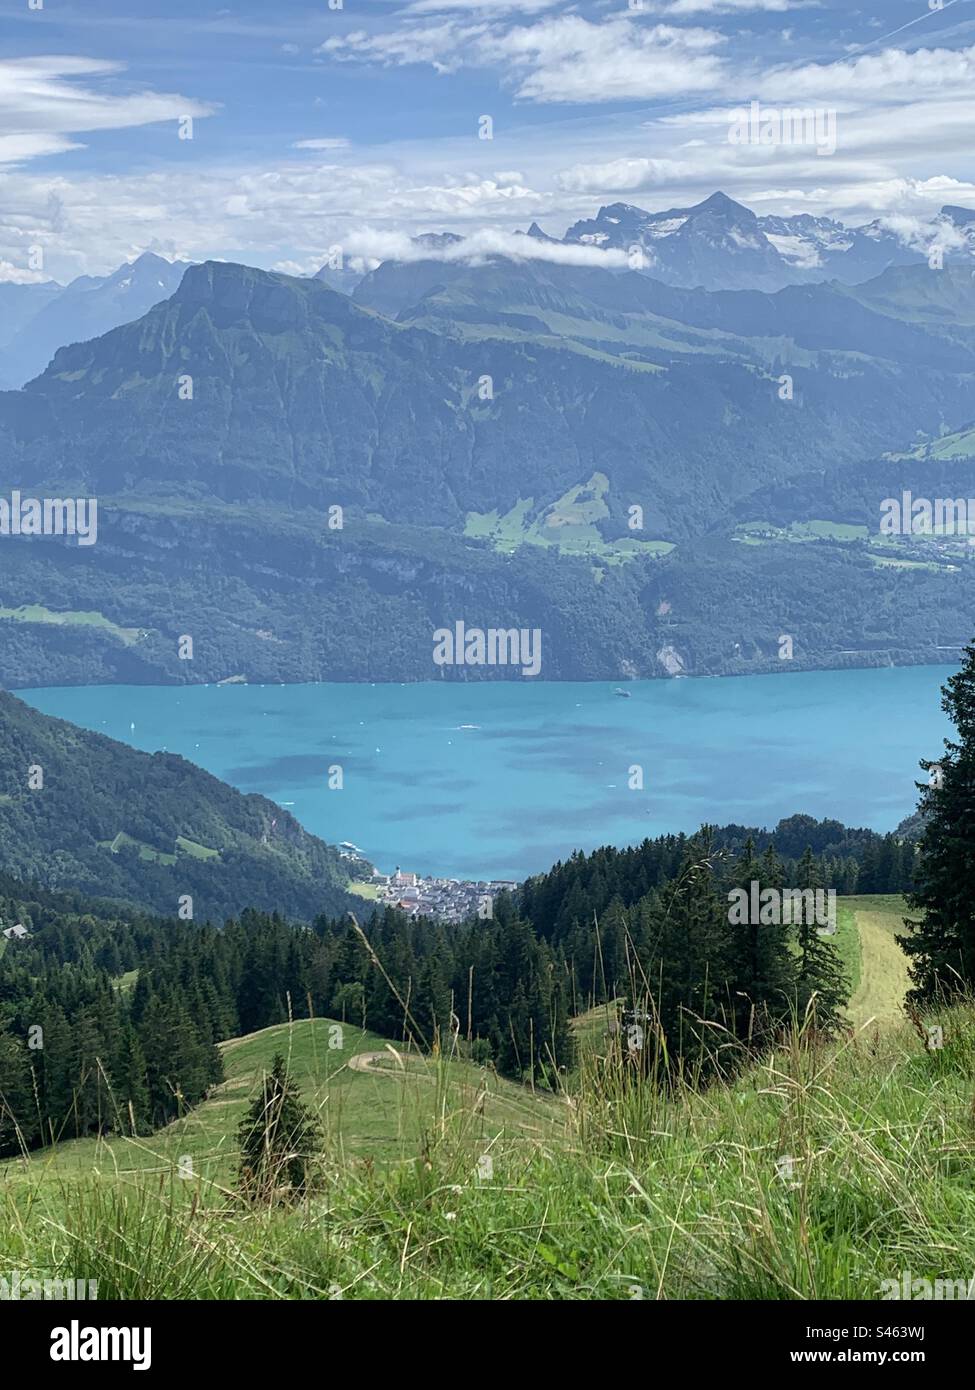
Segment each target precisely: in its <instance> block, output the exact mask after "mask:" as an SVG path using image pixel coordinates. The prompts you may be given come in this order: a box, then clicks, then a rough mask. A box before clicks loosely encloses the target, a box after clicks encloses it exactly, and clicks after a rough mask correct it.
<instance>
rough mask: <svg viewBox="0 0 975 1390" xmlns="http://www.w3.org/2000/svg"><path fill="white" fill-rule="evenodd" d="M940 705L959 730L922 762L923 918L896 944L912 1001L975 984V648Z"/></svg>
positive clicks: (917, 900)
mask: <svg viewBox="0 0 975 1390" xmlns="http://www.w3.org/2000/svg"><path fill="white" fill-rule="evenodd" d="M941 708H942V709H943V710H944V712H945V714H947V715H948V716H949V718H950V719H951V721H952V723H953V724H954V726H955V729H956V731H957V740H949V739H945V751H944V755H943V756H942V757H941V758H940V759H939V760H938V761H937V762H930V761H923V762H922V763H921V767H922V768H923V769H924V771H925V772H926V773H927V774H928V784H927V785H924V784H923V783H920V782H919V783H918V784H917V785H918V788H919V790H920V793H921V795H920V800H919V804H918V810H919V812H920V813H921V815H922V816H923V817H924V820H925V825H924V832H923V835H922V838H921V844H920V850H919V855H918V862H917V867H916V875H915V884H916V887H915V889H914V892H913V893H911V894H910V895H909V897H908V902H909V905H910V907H911V908H912V909H913V911H914V912H917V913H921V914H923V915H922V916H919V917H910V918H906V919H905V922H904V925H905V926H906V927H907V928H908V934H907V935H906V936H902V937H898V941H899V942H900V944H901V946H903V948H904V950H905V951H906V952H907V954H908V956H910V958H911V967H910V973H911V979H912V980H913V982H914V989H913V990H912V991H911V997H912V998H913V999H914V1000H915V1001H916V1002H917V1001H921V1000H924V999H930V998H932V997H934V996H936V995H952V994H956V993H958V992H959V991H961V990H963V989H966V988H970V987H971V986H972V984H973V983H975V896H973V894H972V884H973V882H975V643H970V644H969V646H967V647H966V648H965V662H964V665H963V666H962V668H961V670H960V671H959V672H958V673H957V674H956V675H954V676H951V677H949V679H948V682H947V684H946V685H945V686H943V687H942V698H941Z"/></svg>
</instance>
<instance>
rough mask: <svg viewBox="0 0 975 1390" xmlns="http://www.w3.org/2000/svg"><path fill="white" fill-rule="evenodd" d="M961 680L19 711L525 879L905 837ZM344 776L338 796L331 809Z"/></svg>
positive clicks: (315, 820)
mask: <svg viewBox="0 0 975 1390" xmlns="http://www.w3.org/2000/svg"><path fill="white" fill-rule="evenodd" d="M954 669H955V668H953V667H942V666H912V667H902V668H898V669H884V670H871V671H816V672H810V673H799V672H796V673H793V674H783V675H774V676H745V677H735V678H725V679H719V680H709V679H699V680H695V679H687V680H672V681H664V680H661V681H640V682H628V683H627V685H626V689H627V690H628V691H629V692H630V698H629V699H621V698H620V697H619V696H615V695H614V694H613V690H614V686H613V685H612V684H606V685H603V684H599V683H586V684H575V683H561V682H548V683H545V682H540V681H529V680H525V681H519V682H514V681H511V682H507V681H505V682H502V681H491V682H486V681H485V682H479V683H477V684H473V683H472V684H460V683H453V682H452V683H449V684H448V683H444V682H437V683H430V684H419V685H292V686H281V685H275V686H244V685H228V686H179V687H172V686H170V687H158V686H95V687H80V688H71V689H56V690H54V689H47V690H27V691H18V692H17V693H18V694H19V695H20V696H21V697H22V698H23V699H25V700H26V701H28V703H30V704H32V705H33V706H35V708H37V709H39V710H42V711H43V712H44V713H46V714H54V715H58V716H60V717H62V718H65V719H70V720H71V721H73V722H74V723H76V724H81V725H83V726H84V727H86V728H89V729H94V730H97V731H98V732H100V733H104V734H108V735H110V736H111V737H112V738H116V739H120V740H122V741H123V742H125V743H130V744H132V745H133V746H134V747H136V748H142V749H145V750H147V751H155V750H157V749H168V750H169V751H170V752H175V753H181V754H183V755H184V757H187V758H189V759H191V760H192V761H193V762H195V763H198V764H199V765H200V766H202V767H205V768H206V769H208V771H210V772H213V773H215V774H216V775H217V776H218V777H222V778H223V779H224V780H226V781H228V782H231V783H232V784H233V785H234V786H236V787H239V788H240V789H241V790H242V791H246V792H261V793H263V795H265V796H267V797H270V798H271V799H272V800H274V801H277V802H279V803H280V804H281V805H283V806H287V807H288V809H289V810H290V811H292V813H293V814H294V815H295V816H297V818H298V819H299V820H300V821H301V822H302V824H303V825H304V826H305V827H306V828H307V829H308V830H311V831H313V832H314V833H315V834H317V835H320V836H321V837H322V838H323V839H326V840H329V841H331V842H332V843H337V842H338V841H341V840H351V841H352V842H353V843H354V844H356V845H358V846H359V847H360V848H361V849H362V850H363V851H364V853H365V854H366V855H367V856H368V857H369V858H370V859H371V860H372V861H373V862H374V863H375V864H376V865H377V866H378V867H379V868H380V869H382V870H383V871H389V870H391V869H393V868H394V867H395V866H396V865H401V866H402V867H403V868H404V869H414V870H416V871H418V872H420V873H424V874H426V873H437V874H443V875H448V876H451V877H458V878H484V877H498V878H521V877H524V876H525V875H526V874H528V873H533V872H537V871H539V870H543V869H547V868H548V867H550V866H551V864H553V863H554V862H555V860H557V859H564V858H565V857H566V856H567V855H568V854H570V853H571V852H572V851H573V850H574V849H586V850H589V849H594V848H595V847H596V846H598V845H602V844H616V845H623V844H629V843H634V842H638V841H640V840H642V839H643V838H644V837H645V836H647V835H656V834H660V833H662V832H665V831H679V830H685V831H691V830H695V829H696V828H697V827H698V825H700V823H701V822H702V821H703V820H708V821H710V822H712V823H714V824H719V825H720V824H725V823H727V822H739V823H742V824H745V825H772V824H774V823H775V822H776V821H777V820H778V819H780V818H781V817H782V816H788V815H792V814H793V813H794V812H797V811H801V812H806V813H808V814H810V815H814V816H832V817H835V818H836V819H837V820H841V821H843V822H845V823H846V824H848V825H855V826H870V827H872V828H873V829H876V830H892V829H893V828H894V827H895V826H896V825H897V823H898V821H900V820H901V819H902V818H903V817H904V816H905V815H907V814H908V813H909V812H910V811H912V810H913V809H914V807H915V804H916V792H915V788H914V781H915V779H916V778H917V777H919V776H920V773H919V770H918V766H917V764H918V759H919V758H922V757H929V758H936V757H937V756H939V754H940V753H941V751H942V739H943V738H944V737H945V736H946V735H947V734H948V733H949V731H950V726H949V724H948V720H947V719H946V717H945V716H944V715H943V714H942V713H941V709H940V697H939V688H940V686H941V684H942V682H943V681H944V679H945V677H946V676H947V675H949V674H950V673H951V671H952V670H954ZM132 725H134V726H135V727H134V728H133V727H131V726H132ZM465 725H466V726H472V727H463V726H465ZM336 764H337V765H340V766H341V768H342V776H343V782H344V785H343V787H342V789H341V790H329V787H328V780H329V772H328V770H329V768H330V767H331V766H334V765H336ZM634 765H639V766H640V767H641V768H642V770H643V789H642V790H636V789H634V790H631V789H630V786H629V781H630V780H631V779H630V771H629V770H630V768H631V767H632V766H634ZM634 780H635V779H634Z"/></svg>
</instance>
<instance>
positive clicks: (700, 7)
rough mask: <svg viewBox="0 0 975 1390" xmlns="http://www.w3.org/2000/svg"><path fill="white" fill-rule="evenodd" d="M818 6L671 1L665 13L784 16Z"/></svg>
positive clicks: (798, 0)
mask: <svg viewBox="0 0 975 1390" xmlns="http://www.w3.org/2000/svg"><path fill="white" fill-rule="evenodd" d="M816 5H817V0H670V2H669V3H668V4H666V5H664V7H663V13H664V14H667V15H670V16H672V17H674V18H678V17H679V16H682V15H698V14H745V13H746V12H749V11H755V10H761V11H764V12H765V13H768V14H784V13H785V11H786V10H805V9H810V8H812V7H814V6H816Z"/></svg>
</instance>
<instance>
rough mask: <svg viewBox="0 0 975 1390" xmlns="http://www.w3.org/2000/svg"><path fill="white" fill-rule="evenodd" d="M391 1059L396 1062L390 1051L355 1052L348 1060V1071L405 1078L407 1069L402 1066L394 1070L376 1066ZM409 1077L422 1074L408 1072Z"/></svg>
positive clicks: (395, 1055)
mask: <svg viewBox="0 0 975 1390" xmlns="http://www.w3.org/2000/svg"><path fill="white" fill-rule="evenodd" d="M391 1058H392V1060H393V1061H396V1060H397V1054H396V1053H395V1052H390V1051H383V1052H357V1053H356V1055H355V1056H354V1057H350V1058H349V1064H348V1065H349V1071H368V1072H372V1074H373V1075H374V1076H375V1075H376V1074H377V1073H378V1072H381V1073H382V1074H383V1075H384V1076H406V1075H407V1074H408V1073H407V1069H406V1067H404V1066H402V1064H400V1065H398V1066H396V1067H395V1068H394V1067H380V1066H377V1065H376V1063H377V1062H388V1061H389V1060H390V1059H391ZM409 1075H411V1076H418V1075H419V1076H422V1075H423V1073H422V1072H410V1073H409ZM425 1079H426V1080H430V1079H432V1078H429V1077H427V1078H425Z"/></svg>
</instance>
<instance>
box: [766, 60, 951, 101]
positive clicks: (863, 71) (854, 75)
mask: <svg viewBox="0 0 975 1390" xmlns="http://www.w3.org/2000/svg"><path fill="white" fill-rule="evenodd" d="M966 94H967V95H968V96H969V97H972V96H975V47H972V48H962V49H951V48H918V49H915V50H914V51H913V52H910V53H908V52H906V51H905V50H904V49H899V48H888V49H885V50H884V51H883V52H881V53H867V54H862V55H861V56H860V57H859V58H853V59H850V60H842V61H840V62H836V63H806V64H803V65H799V66H791V67H777V68H771V69H769V70H768V71H767V72H765V73H764V74H763V75H762V77H761V81H760V90H759V91H756V92H753V93H751V94H750V95H753V96H762V97H764V98H765V99H766V100H768V101H773V100H778V101H783V102H788V103H789V104H790V105H794V104H796V103H797V102H808V101H819V102H825V101H832V102H836V101H848V102H851V103H854V104H856V105H860V106H863V105H866V104H869V103H871V102H877V103H881V104H884V105H891V106H900V105H906V104H913V103H915V102H919V101H920V100H921V99H922V98H923V97H950V98H953V99H958V98H961V97H963V96H964V95H966Z"/></svg>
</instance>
